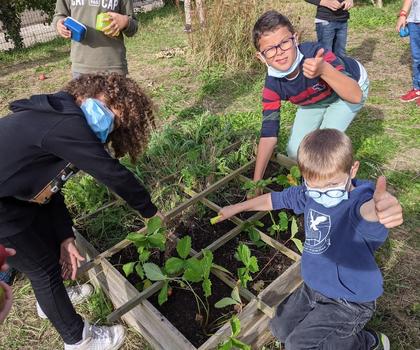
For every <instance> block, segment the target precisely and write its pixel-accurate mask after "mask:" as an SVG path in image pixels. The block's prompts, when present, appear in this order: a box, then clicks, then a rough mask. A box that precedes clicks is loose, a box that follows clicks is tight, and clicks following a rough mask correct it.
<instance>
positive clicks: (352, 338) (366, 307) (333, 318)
mask: <svg viewBox="0 0 420 350" xmlns="http://www.w3.org/2000/svg"><path fill="white" fill-rule="evenodd" d="M314 298H315V301H316V302H315V307H314V309H313V310H312V311H311V312H310V313H309V314H308V315H307V316H306V317H305V319H304V320H303V321H302V322H300V323H299V324H298V325H297V327H296V328H295V329H294V330H293V332H292V333H290V334H289V336H288V337H287V339H286V341H285V348H286V350H292V349H320V350H337V349H339V350H370V349H371V347H372V346H373V345H374V344H375V338H374V336H373V335H372V334H371V333H370V332H367V331H365V330H363V327H364V326H365V324H366V323H367V322H368V321H369V320H370V319H371V317H372V315H373V313H374V311H375V302H369V303H360V304H358V303H350V302H347V301H345V300H336V299H330V298H327V297H325V296H323V295H322V294H320V293H317V292H314Z"/></svg>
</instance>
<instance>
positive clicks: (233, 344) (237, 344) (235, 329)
mask: <svg viewBox="0 0 420 350" xmlns="http://www.w3.org/2000/svg"><path fill="white" fill-rule="evenodd" d="M229 323H230V329H231V335H230V337H229V339H227V340H226V341H224V342H223V343H221V344H219V345H218V346H217V350H233V349H240V350H251V346H250V345H248V344H245V343H244V342H242V341H240V340H239V339H238V338H237V337H238V335H239V333H240V332H241V321H240V320H239V318H238V316H236V315H234V316H232V318H231V319H230V321H229Z"/></svg>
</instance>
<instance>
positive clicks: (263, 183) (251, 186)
mask: <svg viewBox="0 0 420 350" xmlns="http://www.w3.org/2000/svg"><path fill="white" fill-rule="evenodd" d="M273 182H274V179H273V178H271V177H270V178H268V179H263V180H258V181H252V180H250V181H246V182H245V183H244V185H243V186H242V188H243V189H244V190H247V192H248V194H249V195H250V196H255V195H256V194H257V193H259V192H262V191H263V189H264V187H267V186H269V185H271V184H272V183H273Z"/></svg>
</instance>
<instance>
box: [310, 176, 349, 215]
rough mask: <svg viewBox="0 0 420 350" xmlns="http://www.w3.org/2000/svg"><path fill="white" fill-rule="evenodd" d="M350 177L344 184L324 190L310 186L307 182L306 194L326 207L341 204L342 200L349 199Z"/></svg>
mask: <svg viewBox="0 0 420 350" xmlns="http://www.w3.org/2000/svg"><path fill="white" fill-rule="evenodd" d="M349 180H350V177H349V179H348V180H347V181H346V183H345V184H344V185H341V186H337V187H333V188H329V189H328V190H323V189H319V188H314V187H309V186H308V185H307V184H306V181H305V186H306V191H305V193H306V195H307V196H308V197H310V198H312V199H313V200H314V201H315V202H317V203H318V204H321V205H322V206H324V207H325V208H332V207H335V206H337V205H338V204H340V203H341V202H342V201H345V200H347V199H349V192H348V190H347V189H348V184H349Z"/></svg>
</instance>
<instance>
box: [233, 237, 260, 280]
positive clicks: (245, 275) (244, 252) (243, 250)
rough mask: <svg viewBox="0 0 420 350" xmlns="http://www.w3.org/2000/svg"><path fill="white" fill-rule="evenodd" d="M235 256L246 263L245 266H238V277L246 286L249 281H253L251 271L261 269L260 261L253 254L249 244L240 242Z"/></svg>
mask: <svg viewBox="0 0 420 350" xmlns="http://www.w3.org/2000/svg"><path fill="white" fill-rule="evenodd" d="M235 258H236V259H237V260H238V261H241V262H242V263H243V264H244V267H240V268H238V271H237V273H238V278H239V281H240V283H241V285H242V286H243V287H244V288H246V287H247V283H248V282H249V281H252V277H251V273H255V272H258V271H259V269H260V268H259V267H258V261H257V258H256V257H255V256H251V250H250V249H249V248H248V246H247V245H245V244H243V243H241V244H239V246H238V248H237V251H236V253H235Z"/></svg>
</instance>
